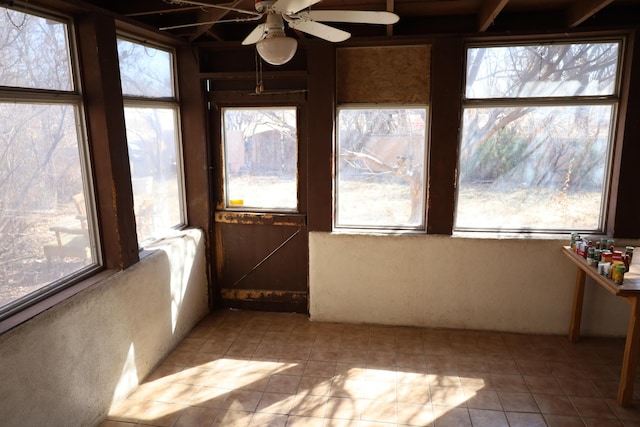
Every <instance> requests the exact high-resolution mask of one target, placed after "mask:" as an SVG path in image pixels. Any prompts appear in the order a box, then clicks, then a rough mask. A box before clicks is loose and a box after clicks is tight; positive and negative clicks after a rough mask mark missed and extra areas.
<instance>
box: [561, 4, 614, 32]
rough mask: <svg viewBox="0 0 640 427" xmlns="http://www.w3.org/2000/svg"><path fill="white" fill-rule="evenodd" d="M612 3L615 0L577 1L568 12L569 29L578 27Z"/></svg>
mask: <svg viewBox="0 0 640 427" xmlns="http://www.w3.org/2000/svg"><path fill="white" fill-rule="evenodd" d="M612 2H613V0H575V1H574V2H573V4H572V5H571V7H569V9H568V10H567V27H569V28H573V27H577V26H578V25H580V24H582V23H583V22H584V21H586V20H587V19H589V18H590V17H592V16H593V15H595V14H596V13H597V12H599V11H600V10H601V9H602V8H604V7H605V6H608V5H609V4H610V3H612Z"/></svg>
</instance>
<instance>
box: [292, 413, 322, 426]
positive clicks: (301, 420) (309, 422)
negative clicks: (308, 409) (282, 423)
mask: <svg viewBox="0 0 640 427" xmlns="http://www.w3.org/2000/svg"><path fill="white" fill-rule="evenodd" d="M323 426H324V418H313V417H299V416H295V415H290V416H289V419H288V420H287V427H323Z"/></svg>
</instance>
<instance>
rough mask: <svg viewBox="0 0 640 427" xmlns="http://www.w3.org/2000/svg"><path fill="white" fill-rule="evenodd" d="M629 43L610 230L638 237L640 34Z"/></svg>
mask: <svg viewBox="0 0 640 427" xmlns="http://www.w3.org/2000/svg"><path fill="white" fill-rule="evenodd" d="M627 42H628V46H627V48H628V49H629V50H628V54H627V55H626V58H625V62H626V63H627V66H626V68H625V69H624V73H623V76H624V78H623V82H622V83H623V84H622V93H623V95H622V98H621V105H620V123H619V126H618V138H617V141H616V149H615V154H614V168H613V176H612V186H611V187H612V188H611V197H610V203H609V210H610V211H609V214H610V220H609V224H608V227H607V232H608V234H611V235H614V236H616V237H624V238H635V239H637V238H640V197H638V194H640V190H639V189H638V184H639V180H638V165H639V164H640V144H639V143H638V141H640V121H639V120H638V117H640V33H638V32H637V31H636V32H634V33H632V34H631V35H630V37H629V38H628V40H627ZM613 218H615V219H614V220H613V221H611V219H613Z"/></svg>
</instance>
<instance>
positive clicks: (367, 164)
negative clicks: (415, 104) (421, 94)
mask: <svg viewBox="0 0 640 427" xmlns="http://www.w3.org/2000/svg"><path fill="white" fill-rule="evenodd" d="M426 115H427V110H426V108H391V109H385V108H371V109H357V108H342V109H340V110H339V113H338V126H339V128H338V129H339V130H338V143H337V155H338V159H337V160H338V161H337V171H336V175H337V188H336V221H335V224H336V227H356V228H357V227H365V228H366V227H374V228H412V229H414V228H415V229H422V228H424V218H425V193H426V191H425V176H426V175H425V174H426V167H425V158H426V153H425V151H426V150H425V147H426V135H425V129H426Z"/></svg>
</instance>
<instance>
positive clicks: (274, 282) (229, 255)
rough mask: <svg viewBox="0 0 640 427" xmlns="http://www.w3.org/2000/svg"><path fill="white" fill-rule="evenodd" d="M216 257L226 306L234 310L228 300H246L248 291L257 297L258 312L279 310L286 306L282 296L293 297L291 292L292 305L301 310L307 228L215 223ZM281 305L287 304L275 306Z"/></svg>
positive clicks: (306, 256) (304, 287) (304, 288)
mask: <svg viewBox="0 0 640 427" xmlns="http://www.w3.org/2000/svg"><path fill="white" fill-rule="evenodd" d="M216 254H217V260H216V261H217V262H216V264H217V277H218V284H219V287H220V290H221V296H222V300H223V302H224V303H225V305H227V306H230V307H236V305H234V304H231V302H230V299H231V298H232V296H233V295H236V296H242V295H245V296H246V295H248V294H247V292H248V291H250V292H249V293H250V294H251V295H254V296H255V295H259V294H260V293H262V295H263V297H261V298H259V299H258V300H259V302H260V303H261V309H269V310H282V309H284V308H285V307H287V308H291V307H290V305H289V303H291V302H292V300H290V299H289V298H288V297H287V295H290V296H292V298H293V295H294V294H295V300H296V301H297V302H296V304H298V303H301V301H304V303H303V304H302V305H301V306H300V310H297V311H301V312H306V310H307V304H306V296H305V297H304V298H303V297H302V296H301V295H306V294H307V276H308V263H309V259H308V238H307V230H306V227H304V226H275V225H272V224H269V225H247V224H232V223H225V222H221V223H216ZM238 291H243V292H240V293H237V292H238ZM234 292H235V293H234ZM225 295H226V298H225ZM275 296H280V297H281V298H280V297H279V298H275ZM249 299H250V298H249ZM249 299H247V300H246V301H244V303H246V302H247V301H248V300H249ZM253 299H254V300H255V301H254V302H256V301H258V300H256V299H255V298H253ZM284 302H286V303H287V304H284V305H281V304H280V303H284ZM267 303H270V304H267ZM245 307H247V306H246V305H245ZM254 307H255V305H254Z"/></svg>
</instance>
